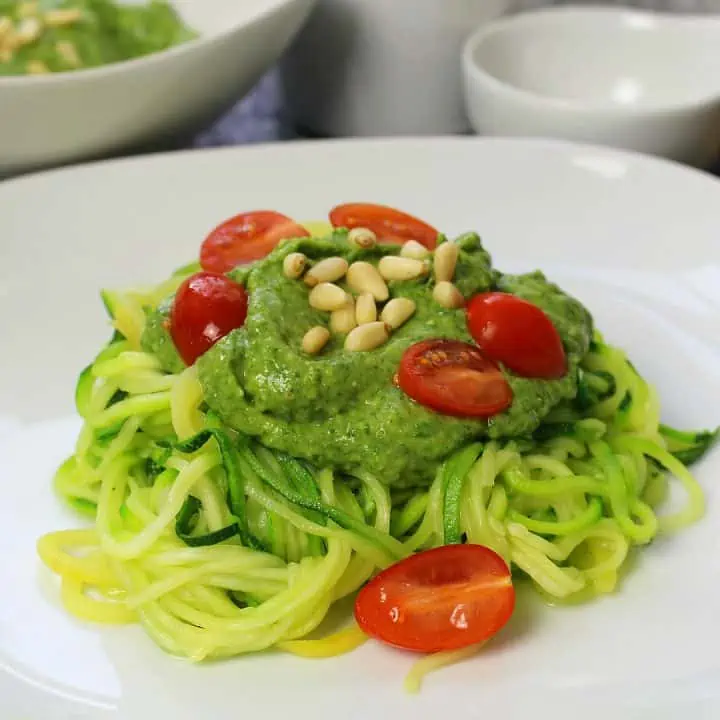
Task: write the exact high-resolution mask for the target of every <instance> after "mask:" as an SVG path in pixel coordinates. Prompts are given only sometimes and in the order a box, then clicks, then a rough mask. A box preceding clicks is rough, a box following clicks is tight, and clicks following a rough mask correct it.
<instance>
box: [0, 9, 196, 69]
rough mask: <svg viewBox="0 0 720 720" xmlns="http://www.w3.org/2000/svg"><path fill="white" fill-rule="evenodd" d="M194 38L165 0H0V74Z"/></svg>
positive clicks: (85, 62)
mask: <svg viewBox="0 0 720 720" xmlns="http://www.w3.org/2000/svg"><path fill="white" fill-rule="evenodd" d="M194 37H196V34H195V33H194V32H193V31H192V30H190V29H189V28H187V27H186V26H185V25H184V24H183V22H182V21H181V19H180V17H179V16H178V14H177V13H176V12H175V10H174V9H173V7H172V6H171V5H170V4H169V3H168V2H165V0H149V2H146V3H140V4H138V3H134V4H125V3H116V2H113V1H112V0H0V75H26V74H29V75H40V74H45V73H53V72H66V71H70V70H81V69H83V68H91V67H97V66H99V65H108V64H110V63H116V62H120V61H122V60H130V59H132V58H136V57H141V56H143V55H150V54H151V53H155V52H159V51H161V50H166V49H167V48H170V47H172V46H174V45H178V44H180V43H182V42H186V41H187V40H191V39H192V38H194Z"/></svg>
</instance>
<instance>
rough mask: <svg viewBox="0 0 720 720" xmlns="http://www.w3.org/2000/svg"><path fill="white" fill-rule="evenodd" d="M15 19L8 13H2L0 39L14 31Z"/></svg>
mask: <svg viewBox="0 0 720 720" xmlns="http://www.w3.org/2000/svg"><path fill="white" fill-rule="evenodd" d="M13 27H14V26H13V21H12V20H11V19H10V18H9V17H8V16H7V15H0V40H2V39H3V38H4V37H5V36H6V35H9V34H10V33H12V31H13Z"/></svg>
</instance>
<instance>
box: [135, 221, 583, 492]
mask: <svg viewBox="0 0 720 720" xmlns="http://www.w3.org/2000/svg"><path fill="white" fill-rule="evenodd" d="M458 242H459V243H460V245H461V248H462V251H461V254H460V260H459V263H458V267H457V270H456V275H455V283H456V285H457V286H458V287H459V289H460V290H461V292H462V293H463V295H464V296H465V297H470V296H471V295H473V294H475V293H477V292H482V291H486V290H490V289H499V290H502V291H505V292H511V293H514V294H516V295H518V296H520V297H523V298H525V299H526V300H529V301H530V302H533V303H535V304H536V305H538V306H539V307H540V308H542V309H543V310H544V311H545V312H546V313H547V314H548V316H549V317H550V318H551V319H552V321H553V322H554V324H555V326H556V327H557V329H558V332H559V333H560V335H561V337H562V339H563V342H564V345H565V348H566V351H567V354H568V361H569V370H568V373H567V375H566V376H565V377H563V378H562V379H560V380H531V379H526V378H519V377H516V376H514V375H513V374H511V373H509V372H505V371H504V372H505V376H506V378H507V380H508V382H509V383H510V386H511V388H512V391H513V404H512V405H511V407H510V408H509V409H508V410H507V411H506V412H504V413H502V414H499V415H497V416H495V417H493V418H491V419H490V420H488V421H485V420H475V419H472V420H470V419H460V418H454V417H449V416H445V415H440V414H438V413H435V412H433V411H432V410H428V409H426V408H424V407H423V406H421V405H418V404H417V403H415V402H414V401H412V400H411V399H410V398H408V397H407V396H406V395H405V394H404V393H403V392H402V391H401V390H399V389H398V388H397V387H396V386H395V385H394V383H393V376H394V375H395V373H396V372H397V368H398V364H399V362H400V358H401V357H402V355H403V353H404V351H405V350H406V349H407V348H408V347H409V346H410V345H412V344H414V343H416V342H419V341H421V340H425V339H430V338H438V337H440V338H452V339H458V340H464V341H466V342H472V339H471V337H470V335H469V334H468V331H467V325H466V319H465V312H464V310H446V309H444V308H441V307H440V306H439V305H438V304H437V303H436V302H435V301H434V300H433V298H432V290H433V281H432V279H431V278H428V279H425V280H422V281H411V282H405V283H391V284H390V293H391V296H392V297H400V296H405V297H409V298H412V299H413V300H414V301H415V302H416V303H417V312H416V314H415V315H414V316H413V318H411V319H410V320H409V321H408V322H407V323H406V324H405V325H404V326H403V327H401V328H400V329H399V330H397V331H395V332H394V333H393V335H392V337H391V338H390V340H389V341H388V342H387V344H385V345H384V346H382V347H381V348H379V349H377V350H374V351H371V352H366V353H351V352H346V351H345V350H344V349H343V341H344V336H335V337H333V338H332V339H331V341H330V342H329V344H328V345H327V346H326V347H325V349H324V350H323V352H322V353H321V354H320V355H318V356H316V357H309V356H307V355H306V354H304V353H303V352H302V350H301V342H302V338H303V336H304V334H305V333H306V332H307V330H308V329H310V328H311V327H313V326H315V325H327V323H328V314H327V313H321V312H318V311H316V310H313V309H312V308H310V306H309V305H308V289H307V287H306V286H305V284H304V283H303V282H301V281H297V280H288V279H286V278H285V277H284V276H283V272H282V262H283V259H284V258H285V256H286V255H288V254H289V253H291V252H302V253H304V254H305V255H307V256H308V257H309V258H311V259H313V260H318V259H321V258H323V257H329V256H333V255H342V256H343V257H345V258H347V260H348V261H349V262H353V261H354V260H358V259H364V260H370V261H376V260H377V259H378V258H379V257H380V256H382V255H386V254H396V253H397V252H398V251H399V248H398V246H390V245H383V246H379V247H377V248H375V249H373V250H372V251H360V250H357V249H355V248H353V247H352V246H350V245H349V244H348V243H347V240H346V234H345V233H344V232H337V233H335V234H334V235H333V236H331V237H329V238H324V239H300V240H293V241H291V242H288V243H285V244H283V245H282V246H281V247H279V248H277V249H276V250H275V251H274V252H273V253H272V254H271V255H269V256H268V257H267V258H266V259H264V260H262V261H260V262H258V263H256V264H255V265H254V266H252V267H251V268H249V269H248V268H243V269H242V270H240V271H238V272H237V273H236V274H235V279H237V280H238V281H240V282H243V283H244V284H245V285H246V287H247V290H248V292H249V294H250V306H249V312H248V317H247V320H246V323H245V325H244V326H243V327H242V328H240V329H238V330H235V331H234V332H232V333H230V335H228V336H227V337H226V338H224V339H223V340H221V341H220V342H219V343H217V345H215V346H214V347H213V348H212V349H211V350H210V351H209V352H207V353H206V354H205V355H204V356H203V357H201V358H200V359H199V360H198V369H199V377H200V382H201V384H202V386H203V389H204V392H205V397H206V401H207V403H208V405H209V407H210V408H212V409H213V410H214V411H215V412H217V413H218V414H219V415H220V417H221V418H222V419H223V421H224V422H225V423H227V424H228V425H230V426H232V427H233V428H235V429H237V430H240V431H242V432H245V433H248V434H250V435H254V436H257V437H258V438H259V439H260V440H261V441H262V442H263V443H264V444H266V445H268V446H270V447H273V448H278V449H281V450H285V451H287V452H288V453H290V454H292V455H294V456H296V457H301V458H306V459H307V460H309V461H311V462H312V463H314V464H316V465H317V466H320V467H323V466H332V467H336V468H340V469H342V470H346V471H350V472H351V471H354V470H358V469H362V470H365V471H368V472H371V473H373V474H375V475H377V476H378V477H379V478H380V480H381V481H382V482H384V483H386V484H388V485H391V484H392V485H418V484H419V485H423V484H427V483H429V482H430V481H431V480H432V478H433V476H434V474H435V472H436V470H437V468H438V465H439V463H440V462H441V461H442V460H443V458H445V457H446V456H447V455H448V454H449V453H451V452H453V451H454V450H456V449H458V448H459V447H461V446H463V445H464V444H466V443H467V442H469V441H471V440H473V439H477V438H506V437H519V436H527V435H528V434H530V433H532V432H533V430H535V429H536V428H537V427H538V425H539V424H540V422H541V421H542V419H543V418H544V417H545V416H546V415H547V414H548V412H549V411H550V410H551V409H552V408H553V407H554V406H556V405H557V404H558V403H559V402H561V401H563V400H566V399H569V398H572V397H574V396H575V394H576V392H577V368H578V364H579V361H580V360H581V359H582V357H583V356H584V355H585V353H586V352H587V349H588V347H589V343H590V339H591V335H592V319H591V317H590V315H589V313H588V312H587V310H585V308H584V307H583V306H582V305H581V304H580V303H579V302H578V301H576V300H574V299H573V298H571V297H569V296H567V295H565V294H564V293H563V292H562V291H561V290H560V289H559V288H558V287H557V286H555V285H553V284H551V283H549V282H548V281H547V280H545V278H544V276H543V275H542V274H541V273H539V272H536V273H532V274H528V275H517V276H511V275H501V274H500V273H497V272H496V271H494V270H493V269H492V266H491V261H490V256H489V255H488V254H487V252H486V251H485V250H484V249H483V248H482V246H481V244H480V240H479V238H478V236H477V235H474V234H472V235H466V236H463V237H462V238H460V239H459V240H458ZM166 311H167V308H164V309H162V310H161V311H159V312H157V313H155V314H153V313H151V315H150V317H149V320H150V322H149V324H148V327H147V330H146V333H145V337H144V346H145V347H146V348H147V349H149V350H151V351H153V352H156V353H158V355H159V356H160V357H161V359H162V361H163V363H164V364H165V365H166V367H168V369H172V370H177V369H178V367H179V366H181V365H182V362H181V361H180V360H179V358H178V356H177V353H176V351H175V349H174V347H172V342H171V341H169V337H168V335H167V331H166V330H165V329H164V327H163V325H162V319H163V317H164V315H163V313H164V312H166Z"/></svg>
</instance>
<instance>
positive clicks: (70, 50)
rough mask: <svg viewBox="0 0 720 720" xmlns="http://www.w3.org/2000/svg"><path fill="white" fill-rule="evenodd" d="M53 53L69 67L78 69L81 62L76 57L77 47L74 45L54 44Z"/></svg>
mask: <svg viewBox="0 0 720 720" xmlns="http://www.w3.org/2000/svg"><path fill="white" fill-rule="evenodd" d="M55 52H57V54H58V55H59V56H60V58H62V60H63V61H64V62H66V63H67V64H68V65H70V66H71V67H80V66H81V65H82V60H81V59H80V56H79V55H78V51H77V47H76V46H75V43H71V42H67V41H63V42H58V43H56V44H55Z"/></svg>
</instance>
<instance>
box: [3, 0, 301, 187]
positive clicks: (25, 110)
mask: <svg viewBox="0 0 720 720" xmlns="http://www.w3.org/2000/svg"><path fill="white" fill-rule="evenodd" d="M124 1H125V2H128V1H129V0H124ZM135 1H136V2H137V0H135ZM314 2H315V0H172V5H173V6H175V7H176V9H177V10H178V12H179V14H180V16H181V17H182V18H183V20H184V21H185V22H186V23H187V24H188V26H190V27H191V28H192V29H194V30H196V31H197V32H198V33H199V35H200V37H199V38H197V39H196V40H193V41H191V42H188V43H185V44H183V45H179V46H177V47H174V48H171V49H169V50H166V51H164V52H160V53H157V54H154V55H149V56H146V57H143V58H139V59H136V60H129V61H126V62H121V63H115V64H112V65H105V66H102V67H99V68H93V69H88V70H78V71H76V72H68V73H58V74H52V75H42V76H31V77H30V76H27V77H0V175H3V174H9V173H11V172H18V171H21V170H29V169H32V168H38V167H42V166H50V165H55V164H59V163H63V162H69V161H74V160H80V159H85V158H90V157H96V156H100V155H105V154H109V153H114V152H119V151H121V150H125V149H129V148H133V147H135V146H141V145H144V144H148V143H152V142H161V141H164V140H169V139H171V138H173V137H177V136H183V135H185V134H189V133H191V132H194V131H196V130H198V129H200V128H201V127H202V126H203V125H204V124H206V123H208V122H210V121H212V120H213V119H215V118H216V117H218V116H219V115H220V114H222V113H223V112H224V111H225V110H227V109H228V108H229V107H230V106H231V105H232V104H233V103H234V102H235V101H237V100H238V99H239V98H240V97H241V96H242V95H243V94H244V93H245V92H247V90H249V89H250V88H251V87H252V85H253V84H254V83H255V82H256V81H257V80H258V79H259V78H260V76H261V75H262V74H263V73H264V72H265V71H266V70H267V69H268V68H269V67H270V66H271V65H272V64H273V63H275V62H276V61H277V59H278V58H279V57H280V55H281V54H282V52H283V51H284V50H285V48H286V47H287V45H288V43H289V42H290V40H291V39H292V38H293V36H294V35H295V33H296V32H297V31H298V30H299V29H300V27H301V25H302V23H303V22H304V21H305V19H306V17H307V15H308V13H309V11H310V9H311V8H312V5H313V4H314Z"/></svg>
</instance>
